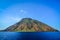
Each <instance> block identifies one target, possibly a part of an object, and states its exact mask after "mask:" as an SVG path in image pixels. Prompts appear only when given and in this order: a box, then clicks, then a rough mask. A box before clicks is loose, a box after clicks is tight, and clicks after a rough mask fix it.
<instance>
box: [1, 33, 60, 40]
mask: <svg viewBox="0 0 60 40" xmlns="http://www.w3.org/2000/svg"><path fill="white" fill-rule="evenodd" d="M0 40H60V32H0Z"/></svg>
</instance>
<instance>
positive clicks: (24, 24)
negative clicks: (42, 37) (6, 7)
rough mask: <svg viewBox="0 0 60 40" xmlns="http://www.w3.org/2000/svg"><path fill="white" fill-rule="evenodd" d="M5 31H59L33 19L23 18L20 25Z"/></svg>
mask: <svg viewBox="0 0 60 40" xmlns="http://www.w3.org/2000/svg"><path fill="white" fill-rule="evenodd" d="M5 31H15V32H56V31H58V30H56V29H53V28H52V27H50V26H48V25H46V24H44V23H42V22H40V21H37V20H34V19H31V18H23V19H22V20H21V21H19V22H18V23H16V24H14V25H12V26H10V27H8V28H7V29H6V30H5Z"/></svg>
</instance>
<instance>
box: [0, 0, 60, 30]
mask: <svg viewBox="0 0 60 40" xmlns="http://www.w3.org/2000/svg"><path fill="white" fill-rule="evenodd" d="M22 18H33V19H36V20H39V21H41V22H43V23H45V24H47V25H50V26H51V27H53V28H55V29H57V30H60V1H58V0H50V1H48V0H42V1H41V0H2V1H1V0H0V30H3V29H5V28H7V27H9V26H10V25H13V24H15V23H16V22H18V21H20V20H21V19H22Z"/></svg>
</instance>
